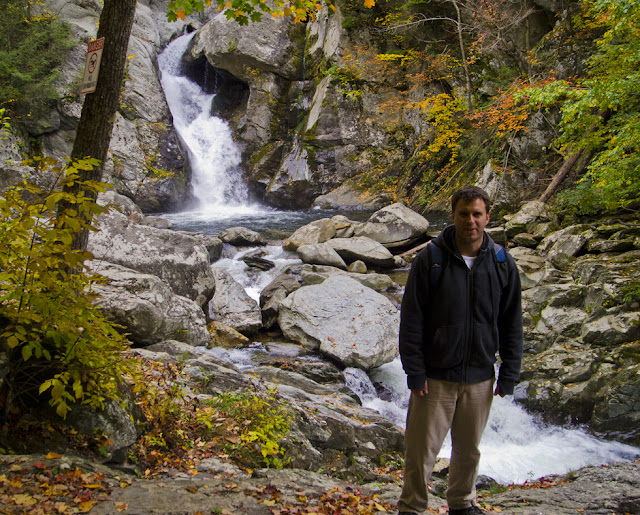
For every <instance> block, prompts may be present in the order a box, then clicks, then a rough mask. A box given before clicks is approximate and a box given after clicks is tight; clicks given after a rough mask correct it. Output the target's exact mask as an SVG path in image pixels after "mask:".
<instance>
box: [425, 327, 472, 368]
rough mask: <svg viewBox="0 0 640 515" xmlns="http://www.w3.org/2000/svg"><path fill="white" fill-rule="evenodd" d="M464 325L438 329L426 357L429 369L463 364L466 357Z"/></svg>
mask: <svg viewBox="0 0 640 515" xmlns="http://www.w3.org/2000/svg"><path fill="white" fill-rule="evenodd" d="M463 351H464V325H462V324H461V325H451V326H444V327H438V328H437V329H436V331H435V333H434V335H433V341H432V342H431V346H430V347H429V350H428V352H427V355H426V356H425V360H426V364H427V366H429V367H435V368H449V367H453V366H455V365H459V364H460V363H462V359H463V356H464V352H463Z"/></svg>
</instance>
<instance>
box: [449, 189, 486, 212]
mask: <svg viewBox="0 0 640 515" xmlns="http://www.w3.org/2000/svg"><path fill="white" fill-rule="evenodd" d="M476 199H482V200H483V201H484V205H485V208H486V209H487V213H488V212H489V211H491V199H490V198H489V195H488V194H487V192H486V191H484V190H483V189H482V188H478V187H477V186H463V187H462V188H460V189H459V190H457V191H456V192H455V193H454V194H453V196H452V197H451V212H452V213H453V212H454V211H455V210H456V204H457V203H458V201H459V200H462V202H464V203H465V204H467V203H469V202H473V201H474V200H476Z"/></svg>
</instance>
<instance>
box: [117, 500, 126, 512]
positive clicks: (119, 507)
mask: <svg viewBox="0 0 640 515" xmlns="http://www.w3.org/2000/svg"><path fill="white" fill-rule="evenodd" d="M128 509H129V505H128V504H126V503H123V502H116V510H118V511H127V510H128Z"/></svg>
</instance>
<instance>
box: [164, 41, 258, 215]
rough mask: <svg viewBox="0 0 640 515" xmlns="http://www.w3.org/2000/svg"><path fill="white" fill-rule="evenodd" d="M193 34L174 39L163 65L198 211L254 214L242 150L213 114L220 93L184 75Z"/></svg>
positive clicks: (169, 97) (167, 94) (166, 91)
mask: <svg viewBox="0 0 640 515" xmlns="http://www.w3.org/2000/svg"><path fill="white" fill-rule="evenodd" d="M194 34H195V33H191V34H185V35H183V36H181V37H179V38H177V39H176V40H174V41H173V42H172V43H170V44H169V45H168V46H167V48H166V49H165V50H164V51H163V52H162V53H161V54H160V55H159V56H158V65H159V67H160V71H161V82H162V87H163V89H164V92H165V97H166V99H167V103H168V105H169V109H170V110H171V114H172V115H173V122H174V126H175V128H176V131H177V132H178V134H179V136H180V139H181V140H182V143H183V145H184V147H185V148H186V149H187V152H188V158H189V163H190V165H191V173H192V179H191V180H192V187H193V193H194V196H195V198H196V199H197V200H198V212H199V213H201V214H202V216H203V217H205V218H209V219H210V218H216V217H229V216H233V215H234V214H244V213H247V212H251V211H253V210H254V209H255V208H254V207H252V206H250V205H248V192H247V188H246V185H245V183H244V181H243V178H242V170H241V167H240V163H241V156H240V151H239V149H238V146H237V145H236V143H235V142H234V140H233V137H232V133H231V129H230V127H229V124H228V123H227V122H226V121H224V120H222V119H220V118H217V117H215V116H211V104H212V100H213V98H214V97H215V95H214V94H207V93H206V92H204V91H203V90H202V88H201V87H200V86H199V85H198V84H196V83H195V82H193V81H191V80H190V79H188V78H187V77H185V76H183V74H182V70H181V58H182V55H183V54H184V52H185V50H186V49H187V47H188V45H189V42H190V41H191V39H192V38H193V35H194Z"/></svg>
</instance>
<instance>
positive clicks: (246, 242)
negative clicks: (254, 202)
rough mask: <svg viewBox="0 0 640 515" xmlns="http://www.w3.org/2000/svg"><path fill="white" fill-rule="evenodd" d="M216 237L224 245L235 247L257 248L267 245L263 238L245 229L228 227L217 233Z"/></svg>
mask: <svg viewBox="0 0 640 515" xmlns="http://www.w3.org/2000/svg"><path fill="white" fill-rule="evenodd" d="M217 236H218V238H219V239H221V240H222V241H223V242H224V243H228V244H229V245H233V246H235V247H258V246H262V245H266V244H267V240H266V239H265V238H264V236H262V235H261V234H260V233H257V232H256V231H252V230H251V229H247V228H245V227H229V228H228V229H225V230H224V231H221V232H219V233H218V235H217Z"/></svg>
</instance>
